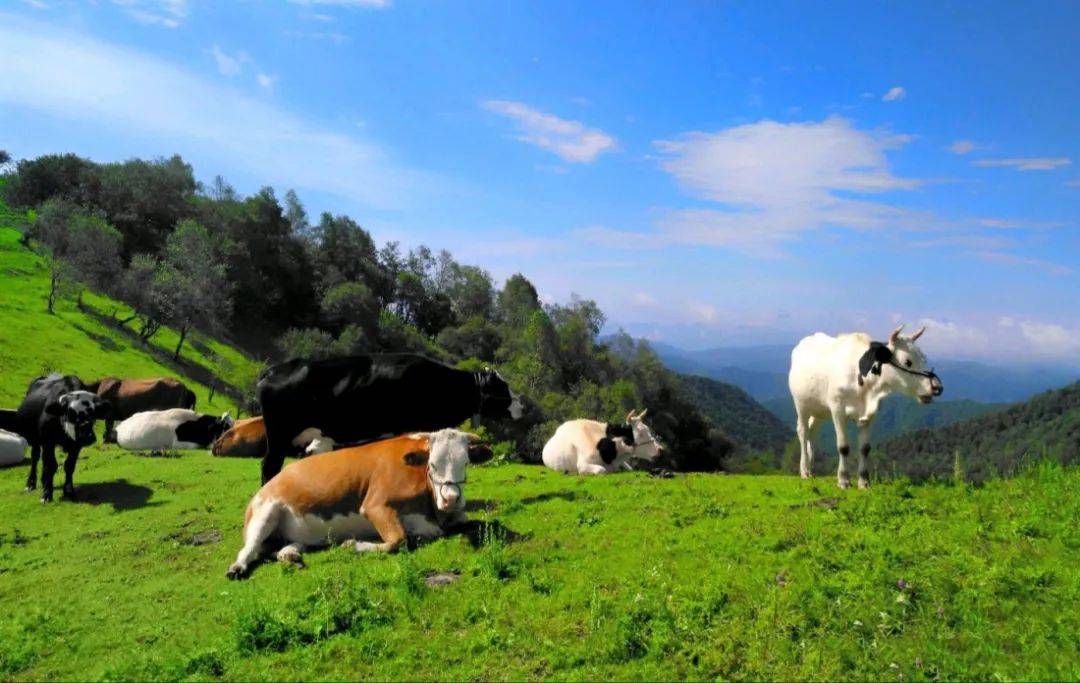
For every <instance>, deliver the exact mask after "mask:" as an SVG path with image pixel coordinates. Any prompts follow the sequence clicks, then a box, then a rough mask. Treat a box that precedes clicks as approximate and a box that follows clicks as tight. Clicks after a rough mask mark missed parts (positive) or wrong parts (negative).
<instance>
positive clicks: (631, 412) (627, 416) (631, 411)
mask: <svg viewBox="0 0 1080 683" xmlns="http://www.w3.org/2000/svg"><path fill="white" fill-rule="evenodd" d="M633 419H634V411H633V409H631V410H630V412H629V413H627V414H626V421H627V422H629V421H630V420H633Z"/></svg>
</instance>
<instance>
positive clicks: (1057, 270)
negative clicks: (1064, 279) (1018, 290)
mask: <svg viewBox="0 0 1080 683" xmlns="http://www.w3.org/2000/svg"><path fill="white" fill-rule="evenodd" d="M969 253H970V255H971V256H974V257H975V258H977V259H979V260H981V261H986V262H987V263H997V264H999V265H1003V266H1021V267H1026V268H1034V269H1036V270H1040V271H1042V272H1044V273H1048V274H1050V275H1072V274H1073V273H1075V272H1076V271H1075V270H1073V269H1072V268H1070V267H1068V266H1063V265H1061V264H1060V263H1053V262H1051V261H1046V260H1044V259H1040V258H1033V257H1031V256H1021V255H1019V254H1012V253H1009V252H1004V251H990V250H983V251H972V252H969Z"/></svg>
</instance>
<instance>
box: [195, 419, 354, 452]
mask: <svg viewBox="0 0 1080 683" xmlns="http://www.w3.org/2000/svg"><path fill="white" fill-rule="evenodd" d="M293 445H294V446H297V447H298V448H300V449H302V450H303V451H304V453H305V454H306V455H312V454H313V453H326V452H328V451H332V450H334V448H335V446H337V444H336V443H334V440H333V439H331V438H329V437H326V436H323V435H322V433H321V432H319V430H317V429H305V430H304V431H303V432H301V433H300V435H299V436H297V437H296V438H295V439H293ZM210 452H211V453H213V454H214V455H219V456H234V457H249V458H261V457H262V456H263V455H265V454H266V425H265V424H264V423H263V419H262V418H261V417H249V418H248V419H246V420H238V421H237V422H236V423H234V424H233V426H232V428H231V429H229V431H227V432H225V433H224V434H222V435H221V436H219V437H218V438H217V439H215V440H214V445H213V446H212V447H211V449H210Z"/></svg>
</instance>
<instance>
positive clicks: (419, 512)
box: [226, 429, 491, 579]
mask: <svg viewBox="0 0 1080 683" xmlns="http://www.w3.org/2000/svg"><path fill="white" fill-rule="evenodd" d="M490 458H491V451H490V450H489V449H487V448H486V447H484V446H482V445H480V444H478V443H477V437H476V436H475V435H472V434H467V433H465V432H460V431H457V430H455V429H443V430H441V431H438V432H431V433H424V434H410V435H406V436H399V437H395V438H392V439H386V440H384V441H376V442H373V443H369V444H365V445H363V446H356V447H353V448H345V449H342V450H339V451H332V452H330V453H323V454H320V455H313V456H311V457H310V458H306V459H304V460H297V461H296V462H294V463H292V464H291V465H289V466H288V467H286V468H285V469H284V470H282V471H281V472H280V473H279V474H277V475H276V476H275V477H274V478H273V479H271V480H270V481H269V482H267V483H266V484H265V485H264V486H263V487H262V489H261V490H260V491H259V492H258V493H256V494H255V496H254V497H253V498H252V499H251V503H249V504H248V507H247V512H246V513H245V515H244V547H243V548H241V550H240V553H239V554H238V555H237V557H236V562H234V563H233V564H232V566H231V567H229V571H228V573H227V574H226V575H227V576H228V577H229V578H230V579H239V578H243V577H244V576H246V575H247V573H248V571H249V568H250V566H251V564H252V562H254V561H255V560H257V559H258V558H259V556H260V555H261V554H262V552H263V549H264V546H265V545H267V543H268V541H276V542H279V543H281V544H283V547H281V549H280V550H278V552H277V559H278V560H279V561H281V562H287V563H295V564H303V558H302V556H301V553H302V552H303V550H304V549H305V548H307V547H311V546H321V545H326V544H327V543H328V542H332V543H340V542H342V541H346V542H347V545H349V546H350V547H352V548H354V549H355V550H356V551H357V552H371V551H383V552H393V551H395V550H397V549H399V548H400V547H401V546H402V544H404V543H405V541H406V540H407V538H408V537H409V536H413V537H420V538H434V537H437V536H441V535H443V532H444V530H445V529H448V528H450V527H452V526H456V525H459V524H462V523H464V522H465V496H464V494H463V491H462V487H463V485H464V484H465V467H466V465H468V464H469V463H470V462H473V463H480V462H484V461H486V460H488V459H490ZM363 539H372V540H380V541H381V542H378V543H375V542H371V540H363Z"/></svg>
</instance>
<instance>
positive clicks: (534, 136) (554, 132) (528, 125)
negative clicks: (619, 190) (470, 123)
mask: <svg viewBox="0 0 1080 683" xmlns="http://www.w3.org/2000/svg"><path fill="white" fill-rule="evenodd" d="M483 106H484V108H485V109H487V110H488V111H491V112H494V113H496V114H499V115H501V116H505V117H507V118H509V119H512V120H513V121H514V122H515V123H516V124H517V126H518V128H519V129H520V130H521V131H522V134H521V135H520V136H518V138H517V139H518V140H521V141H522V142H527V143H529V144H531V145H535V146H537V147H540V148H541V149H546V150H548V151H549V152H552V153H554V154H555V155H557V156H558V157H559V158H560V159H562V160H563V161H565V162H568V163H578V164H582V163H590V162H592V161H595V160H596V157H598V156H599V155H600V154H602V153H604V152H607V151H610V150H613V149H615V138H613V137H611V136H610V135H608V134H607V133H605V132H604V131H602V130H598V129H596V128H589V127H587V126H585V124H583V123H579V122H577V121H569V120H567V119H561V118H559V117H558V116H555V115H554V114H547V113H544V112H542V111H538V110H536V109H533V108H532V107H530V106H528V105H526V104H522V103H521V102H511V101H508V100H487V101H486V102H484V103H483Z"/></svg>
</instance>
